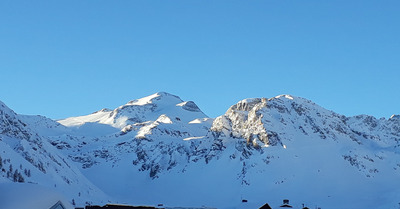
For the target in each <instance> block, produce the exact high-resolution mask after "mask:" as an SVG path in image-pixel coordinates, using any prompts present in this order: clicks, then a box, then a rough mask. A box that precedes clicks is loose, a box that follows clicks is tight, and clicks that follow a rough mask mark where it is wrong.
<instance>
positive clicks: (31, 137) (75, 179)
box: [0, 102, 107, 204]
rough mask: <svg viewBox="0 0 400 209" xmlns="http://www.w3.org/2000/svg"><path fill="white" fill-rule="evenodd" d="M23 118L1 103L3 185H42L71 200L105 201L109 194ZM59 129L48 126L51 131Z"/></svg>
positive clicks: (0, 156)
mask: <svg viewBox="0 0 400 209" xmlns="http://www.w3.org/2000/svg"><path fill="white" fill-rule="evenodd" d="M24 118H25V117H20V116H19V115H17V114H15V113H14V112H13V111H12V110H10V109H9V108H8V107H7V106H6V105H5V104H4V103H2V102H0V161H1V163H0V169H1V170H0V182H18V183H24V182H25V183H31V184H40V185H43V186H46V187H50V188H54V189H58V190H60V191H63V192H64V193H66V194H68V196H69V197H70V198H71V200H70V201H72V199H74V198H76V199H77V201H78V200H81V199H88V200H90V199H92V198H94V199H93V200H94V201H104V202H106V201H107V197H106V195H105V194H104V193H103V192H102V191H100V190H99V189H97V187H96V186H94V185H93V184H91V183H90V182H89V181H88V180H87V179H86V178H85V177H84V176H83V175H82V174H81V172H80V171H79V170H78V169H77V168H76V166H75V165H74V164H73V163H71V161H70V160H69V159H68V158H67V157H65V156H64V155H63V154H61V153H60V152H59V151H58V150H57V149H56V148H55V147H54V146H53V145H51V144H50V143H49V142H48V140H47V139H46V138H44V137H43V136H40V135H39V134H38V133H37V132H35V131H33V130H32V129H30V127H29V125H28V124H27V123H25V122H23V119H24ZM40 118H41V117H40ZM38 120H39V119H37V120H35V121H38ZM40 120H41V119H40ZM30 121H31V120H30ZM45 121H47V120H45ZM54 123H55V122H54ZM33 128H34V127H33ZM58 128H60V127H58V126H49V129H50V130H55V129H58ZM40 131H43V129H42V130H40ZM0 187H3V184H1V183H0ZM78 202H79V203H81V204H83V202H80V201H78Z"/></svg>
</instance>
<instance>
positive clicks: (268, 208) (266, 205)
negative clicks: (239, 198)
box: [259, 203, 272, 209]
mask: <svg viewBox="0 0 400 209" xmlns="http://www.w3.org/2000/svg"><path fill="white" fill-rule="evenodd" d="M259 209H272V208H271V206H269V205H268V203H265V205H263V206H261V207H260V208H259Z"/></svg>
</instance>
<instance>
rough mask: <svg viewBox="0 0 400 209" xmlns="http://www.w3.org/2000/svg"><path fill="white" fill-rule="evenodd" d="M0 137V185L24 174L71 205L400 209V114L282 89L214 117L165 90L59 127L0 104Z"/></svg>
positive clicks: (59, 124)
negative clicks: (375, 112) (351, 113)
mask: <svg viewBox="0 0 400 209" xmlns="http://www.w3.org/2000/svg"><path fill="white" fill-rule="evenodd" d="M0 143H1V145H0V149H1V150H0V151H1V152H0V156H1V157H2V162H4V163H3V164H2V167H3V168H4V171H2V172H0V182H13V181H14V180H16V181H17V182H18V177H19V175H17V179H14V176H13V175H14V173H15V169H19V171H18V172H19V173H21V176H22V178H24V182H25V183H26V182H33V183H35V184H38V185H41V186H46V187H51V188H52V189H55V190H58V191H60V192H61V193H63V194H64V195H65V196H66V197H67V199H68V200H70V201H71V203H72V199H74V202H75V203H77V205H78V206H83V205H84V204H85V203H86V202H91V203H96V204H104V203H105V202H107V201H110V202H113V203H126V204H133V205H157V204H160V203H161V204H164V206H171V207H173V206H188V207H202V206H206V207H215V208H258V207H260V206H261V205H263V204H264V203H266V202H268V203H269V204H270V205H271V206H273V207H276V206H279V205H280V203H281V201H282V199H290V201H291V205H293V206H294V208H301V205H302V204H305V205H306V206H308V207H309V208H314V207H316V206H318V207H321V208H349V209H352V208H399V206H400V205H399V203H400V181H399V179H400V155H399V151H400V116H398V115H393V116H392V117H391V118H389V119H376V118H374V117H372V116H366V115H361V116H355V117H346V116H343V115H340V114H337V113H334V112H332V111H329V110H326V109H324V108H322V107H320V106H318V105H316V104H314V103H313V102H311V101H309V100H306V99H303V98H299V97H294V96H289V95H281V96H277V97H274V98H270V99H265V98H255V99H246V100H242V101H240V102H238V103H237V104H235V105H233V106H231V107H230V108H229V109H228V111H227V112H226V113H225V114H224V115H222V116H220V117H217V118H215V119H211V118H208V117H207V116H206V115H205V114H204V113H203V112H202V111H201V110H200V109H199V108H198V107H197V105H196V104H195V103H194V102H190V101H189V102H184V101H182V100H181V99H180V98H179V97H177V96H174V95H171V94H168V93H164V92H161V93H156V94H153V95H150V96H148V97H145V98H142V99H138V100H133V101H130V102H128V103H127V104H125V105H122V106H120V107H118V108H116V109H114V110H109V109H102V110H100V111H97V112H95V113H93V114H90V115H86V116H80V117H71V118H67V119H64V120H60V121H58V122H55V121H52V120H50V119H48V118H45V117H42V116H22V115H17V114H15V113H14V112H12V111H11V110H10V109H8V108H7V107H6V106H5V105H4V104H2V103H1V107H0ZM11 164H12V167H13V172H14V173H12V175H11V176H10V175H8V177H7V171H8V170H9V165H11ZM22 170H23V171H24V172H22ZM25 170H27V171H26V173H25ZM28 170H30V172H31V173H30V175H29V176H28ZM43 170H45V171H43ZM15 184H16V183H15ZM1 185H2V184H1V183H0V189H1ZM242 199H246V200H248V202H247V203H242Z"/></svg>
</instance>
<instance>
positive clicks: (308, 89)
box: [0, 0, 400, 119]
mask: <svg viewBox="0 0 400 209" xmlns="http://www.w3.org/2000/svg"><path fill="white" fill-rule="evenodd" d="M399 78H400V1H398V0H394V1H390V0H384V1H375V0H374V1H369V0H354V1H349V0H343V1H338V0H332V1H321V0H315V1H308V0H305V1H289V0H285V1H282V0H274V1H272V0H271V1H270V0H263V1H257V0H241V1H237V0H229V1H228V0H226V1H225V0H217V1H216V0H212V1H211V0H201V1H199V0H184V1H177V0H173V1H168V0H157V1H151V0H145V1H139V0H135V1H131V0H129V1H128V0H120V1H102V0H85V1H82V0H68V1H54V0H51V1H50V0H49V1H45V0H41V1H31V0H27V1H21V0H2V1H0V100H1V101H3V102H4V103H6V104H7V105H8V106H9V107H10V108H12V109H13V110H14V111H16V112H17V113H20V114H35V115H37V114H40V115H45V116H47V117H50V118H53V119H60V118H65V117H70V116H78V115H85V114H89V113H92V112H94V111H96V110H99V109H101V108H116V107H118V106H120V105H123V104H125V103H126V102H128V101H129V100H132V99H138V98H141V97H144V96H147V95H150V94H153V93H155V92H159V91H165V92H169V93H172V94H175V95H178V96H180V97H181V98H182V99H183V100H192V101H194V102H196V103H197V105H198V106H199V107H200V108H201V109H202V110H203V111H204V112H205V113H206V114H208V115H209V116H210V117H216V116H219V115H222V114H223V113H225V111H226V110H227V109H228V108H229V107H230V106H231V105H233V104H235V103H236V102H238V101H239V100H242V99H245V98H251V97H266V98H270V97H274V96H277V95H280V94H292V95H295V96H300V97H304V98H307V99H310V100H312V101H314V102H315V103H317V104H319V105H321V106H323V107H325V108H327V109H330V110H333V111H335V112H338V113H340V114H345V115H347V116H352V115H358V114H368V115H373V116H375V117H378V118H379V117H386V118H388V117H390V116H391V115H392V114H400V106H399V104H400V91H399V90H400V82H399V80H400V79H399Z"/></svg>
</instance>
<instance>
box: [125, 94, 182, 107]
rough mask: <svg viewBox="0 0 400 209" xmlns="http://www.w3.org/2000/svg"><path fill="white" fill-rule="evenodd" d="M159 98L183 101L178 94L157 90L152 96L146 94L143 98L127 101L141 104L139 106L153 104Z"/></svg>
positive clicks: (131, 103)
mask: <svg viewBox="0 0 400 209" xmlns="http://www.w3.org/2000/svg"><path fill="white" fill-rule="evenodd" d="M157 100H168V101H169V100H174V102H176V101H178V102H182V100H181V99H180V98H179V97H178V96H176V95H173V94H170V93H167V92H157V93H155V94H152V95H150V96H146V97H143V98H140V99H135V100H132V101H129V102H128V103H127V105H139V106H142V105H147V104H152V103H154V101H157Z"/></svg>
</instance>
